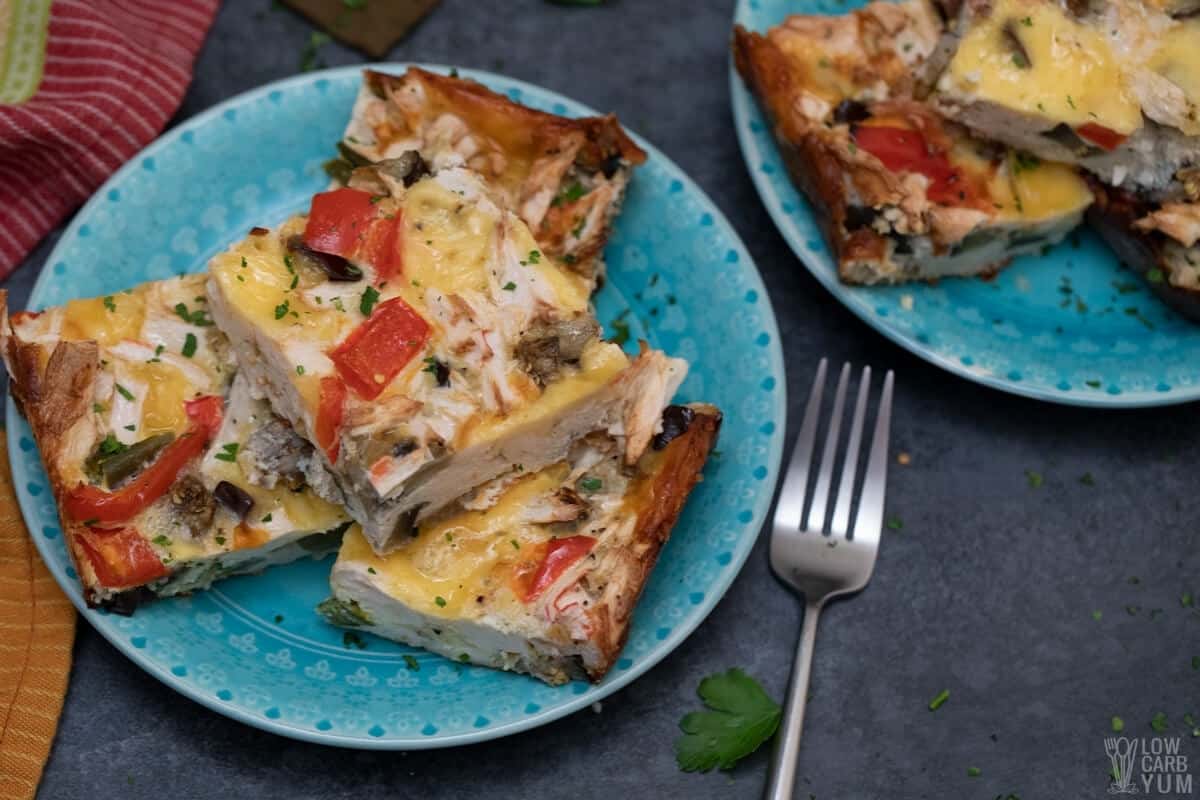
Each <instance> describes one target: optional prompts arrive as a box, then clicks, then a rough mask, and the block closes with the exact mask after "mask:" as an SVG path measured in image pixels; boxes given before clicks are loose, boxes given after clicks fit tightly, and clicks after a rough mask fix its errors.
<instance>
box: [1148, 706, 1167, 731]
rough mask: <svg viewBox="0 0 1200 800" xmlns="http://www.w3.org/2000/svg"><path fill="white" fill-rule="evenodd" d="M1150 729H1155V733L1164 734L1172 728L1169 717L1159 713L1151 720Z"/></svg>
mask: <svg viewBox="0 0 1200 800" xmlns="http://www.w3.org/2000/svg"><path fill="white" fill-rule="evenodd" d="M1150 727H1151V728H1153V729H1154V732H1155V733H1162V732H1164V731H1165V730H1166V729H1167V728H1169V727H1170V725H1168V724H1167V715H1166V714H1164V713H1163V712H1161V711H1159V712H1158V713H1157V714H1155V715H1154V716H1153V717H1152V718H1151V719H1150Z"/></svg>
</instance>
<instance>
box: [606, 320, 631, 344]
mask: <svg viewBox="0 0 1200 800" xmlns="http://www.w3.org/2000/svg"><path fill="white" fill-rule="evenodd" d="M611 325H612V329H613V335H612V337H611V338H609V341H610V342H612V343H613V344H615V345H617V346H618V347H621V346H624V344H625V343H626V342H628V341H629V323H628V322H626V321H625V320H623V319H614V320H613V321H612V323H611Z"/></svg>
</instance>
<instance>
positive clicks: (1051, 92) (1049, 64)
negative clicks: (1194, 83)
mask: <svg viewBox="0 0 1200 800" xmlns="http://www.w3.org/2000/svg"><path fill="white" fill-rule="evenodd" d="M1006 30H1007V31H1009V32H1011V33H1012V34H1013V35H1015V36H1017V37H1018V38H1019V39H1020V41H1021V45H1022V47H1023V48H1024V50H1025V53H1026V54H1027V55H1028V59H1029V63H1028V64H1027V65H1023V64H1020V63H1019V62H1021V61H1022V60H1023V59H1022V58H1021V57H1020V56H1019V55H1017V54H1016V53H1015V51H1014V48H1013V46H1012V42H1011V40H1010V38H1009V36H1008V34H1007V33H1006V32H1005V31H1006ZM947 74H948V75H949V77H950V78H951V79H952V80H953V82H954V83H955V84H957V86H958V87H959V88H960V89H961V90H963V91H966V92H968V93H969V94H972V95H974V96H975V97H977V98H979V99H980V100H985V101H990V102H993V103H996V104H998V105H1001V106H1005V107H1007V108H1011V109H1014V110H1016V111H1021V112H1024V113H1027V114H1033V115H1040V116H1042V117H1044V118H1046V119H1049V120H1053V121H1055V122H1065V123H1067V124H1068V125H1071V126H1072V127H1076V126H1079V125H1083V124H1085V123H1088V122H1092V123H1097V124H1099V125H1103V126H1104V127H1106V128H1110V129H1112V130H1114V131H1117V132H1118V133H1123V134H1129V133H1132V132H1133V131H1134V130H1136V129H1137V128H1139V127H1141V124H1142V112H1141V107H1140V106H1139V105H1138V103H1137V102H1136V101H1135V100H1134V99H1133V98H1132V96H1131V94H1130V92H1129V91H1128V89H1127V87H1126V83H1125V76H1124V75H1123V73H1122V71H1121V68H1120V65H1119V63H1118V60H1117V59H1116V58H1115V57H1114V55H1113V52H1112V49H1111V47H1110V46H1109V43H1108V41H1107V39H1105V37H1104V35H1103V34H1102V33H1100V32H1098V31H1096V30H1093V29H1091V28H1088V27H1085V26H1084V25H1081V24H1079V23H1078V22H1076V21H1074V20H1073V19H1071V18H1070V17H1068V16H1067V15H1066V14H1065V13H1064V12H1063V11H1062V9H1060V8H1059V6H1058V5H1057V4H1055V3H1043V2H1036V1H1035V0H998V2H996V4H995V6H994V7H993V8H992V12H991V14H990V15H989V16H988V17H987V18H985V19H981V20H979V21H978V22H977V23H976V24H975V25H973V26H972V27H971V28H970V29H969V30H968V31H967V32H966V34H965V35H964V36H963V39H962V42H961V44H960V45H959V48H958V51H957V52H956V54H955V56H954V58H953V60H952V61H951V62H950V66H949V69H948V71H947Z"/></svg>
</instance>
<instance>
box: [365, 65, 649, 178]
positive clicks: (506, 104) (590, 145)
mask: <svg viewBox="0 0 1200 800" xmlns="http://www.w3.org/2000/svg"><path fill="white" fill-rule="evenodd" d="M409 76H415V77H417V78H419V79H420V80H422V81H423V82H425V83H428V84H431V85H433V86H434V87H436V88H437V90H438V91H440V92H442V93H443V94H445V95H447V96H449V97H452V98H454V101H455V102H456V103H461V104H462V105H463V106H464V107H473V108H476V109H478V110H480V111H482V112H485V113H487V114H493V115H497V116H503V117H507V118H508V119H509V120H510V121H511V122H512V124H513V125H514V126H516V127H520V128H527V129H530V130H538V131H543V132H546V133H548V134H551V135H566V134H568V133H572V132H575V131H578V132H581V133H583V134H584V136H585V137H586V144H585V145H584V154H585V158H587V159H588V160H589V163H590V162H595V164H596V165H597V166H598V165H599V164H601V163H603V162H604V160H605V159H607V158H608V157H609V155H610V154H612V153H613V152H614V151H616V152H619V153H620V155H621V157H622V158H624V159H625V160H626V161H628V162H629V163H631V164H641V163H643V162H644V161H645V160H646V152H645V151H644V150H642V149H641V148H640V147H638V146H637V144H636V143H635V142H634V141H633V139H631V138H630V137H629V134H627V133H625V129H624V128H622V127H621V124H620V123H619V122H618V121H617V117H616V115H614V114H605V115H604V116H600V117H579V118H569V117H560V116H558V115H556V114H549V113H546V112H544V111H538V110H537V109H533V108H529V107H528V106H523V105H521V104H520V103H517V102H514V101H513V100H510V99H509V98H508V97H505V96H504V95H502V94H499V93H497V92H493V91H492V90H491V89H488V88H487V87H486V86H484V85H483V84H481V83H477V82H476V81H473V80H469V79H467V78H456V77H452V76H449V75H439V74H438V73H436V72H429V71H428V70H424V69H421V68H420V67H409V68H408V71H407V72H406V73H405V74H404V75H391V74H388V73H385V72H377V71H375V70H364V72H363V80H365V81H366V82H367V83H368V84H371V83H376V84H377V83H388V84H390V83H393V82H397V83H398V82H400V81H402V80H403V79H404V78H406V77H409Z"/></svg>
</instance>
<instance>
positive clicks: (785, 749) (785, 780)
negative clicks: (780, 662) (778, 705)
mask: <svg viewBox="0 0 1200 800" xmlns="http://www.w3.org/2000/svg"><path fill="white" fill-rule="evenodd" d="M820 615H821V603H819V602H813V601H808V602H806V603H805V605H804V625H803V627H802V628H801V629H800V643H799V644H798V645H797V646H796V660H795V663H794V664H793V665H792V680H791V681H790V682H789V683H788V693H787V702H786V704H785V705H784V707H783V718H782V719H781V720H780V721H779V731H778V733H776V735H775V747H774V749H773V750H772V752H771V766H770V768H769V769H768V771H767V789H766V792H765V793H764V794H763V797H764V798H765V800H792V788H793V786H794V785H795V783H796V756H797V754H798V753H799V752H800V730H801V728H803V727H804V707H805V705H806V704H807V701H808V679H809V677H810V676H811V674H812V654H813V645H814V644H816V641H817V618H818V617H819V616H820Z"/></svg>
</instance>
